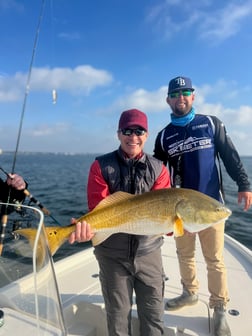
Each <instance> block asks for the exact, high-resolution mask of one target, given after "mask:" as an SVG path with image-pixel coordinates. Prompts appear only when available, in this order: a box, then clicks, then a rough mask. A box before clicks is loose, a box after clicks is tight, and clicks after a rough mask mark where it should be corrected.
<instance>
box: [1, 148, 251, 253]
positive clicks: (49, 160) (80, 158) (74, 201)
mask: <svg viewBox="0 0 252 336" xmlns="http://www.w3.org/2000/svg"><path fill="white" fill-rule="evenodd" d="M94 158H95V154H93V155H91V154H88V155H85V154H81V155H65V154H41V153H39V154H38V153H19V154H18V157H17V161H16V169H15V171H16V172H18V173H19V174H21V175H22V176H23V177H24V178H25V179H26V181H27V182H28V183H29V186H28V190H29V191H30V193H31V194H32V195H33V196H34V197H35V198H36V199H37V200H39V201H40V202H41V203H42V204H43V205H44V206H45V207H46V208H47V209H48V210H50V212H51V214H52V216H53V217H54V218H55V219H56V220H57V221H58V222H59V223H60V224H61V225H62V226H63V225H68V224H69V223H70V218H71V217H76V218H77V217H79V216H81V215H82V214H84V213H85V212H86V211H87V200H86V185H87V175H88V170H89V167H90V164H91V163H92V162H93V160H94ZM12 161H13V153H4V154H2V155H1V156H0V165H1V167H2V168H3V169H4V170H5V171H11V167H12ZM242 161H243V163H244V166H245V168H246V170H247V173H248V175H249V178H250V181H252V157H242ZM223 174H224V186H225V194H226V204H227V206H228V207H230V209H231V210H232V211H233V214H232V216H231V217H230V219H229V220H228V222H227V224H226V232H227V233H228V234H229V235H230V236H232V237H234V238H236V239H237V240H238V241H240V242H241V243H243V244H244V245H245V246H247V247H248V248H250V249H251V250H252V209H250V210H249V211H247V212H244V211H243V210H242V207H241V206H240V205H238V204H237V186H236V184H235V183H234V182H233V181H232V180H231V178H230V177H229V176H227V174H226V172H225V169H223ZM1 177H2V178H5V177H4V174H3V173H2V172H1ZM46 224H48V225H54V224H55V223H54V222H53V220H52V219H51V217H46ZM86 245H87V244H75V245H69V244H68V243H66V244H65V245H64V246H63V247H62V248H61V249H60V250H59V251H58V252H57V253H56V255H55V257H54V258H55V259H59V258H63V257H64V256H67V255H69V254H72V253H74V252H76V251H78V250H79V249H82V248H83V247H85V246H86Z"/></svg>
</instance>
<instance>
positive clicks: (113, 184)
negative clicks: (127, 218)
mask: <svg viewBox="0 0 252 336" xmlns="http://www.w3.org/2000/svg"><path fill="white" fill-rule="evenodd" d="M96 160H98V162H99V165H100V168H101V172H102V176H103V178H104V180H105V181H106V182H107V184H108V186H109V191H110V193H111V194H113V193H114V192H116V191H125V192H128V193H131V194H142V193H144V192H147V191H150V190H151V188H152V187H153V185H154V183H155V181H156V180H157V178H158V176H159V175H160V174H161V171H162V162H161V161H159V160H157V159H156V158H154V157H153V156H151V155H148V154H144V155H143V156H142V157H141V158H140V159H138V160H132V159H125V158H124V157H123V154H122V152H121V150H120V148H119V150H116V151H114V152H111V153H108V154H105V155H102V156H99V157H97V158H96ZM162 243H163V239H162V238H157V237H156V236H155V237H153V236H142V235H130V234H126V233H116V234H113V235H112V236H110V237H109V238H108V239H107V240H106V241H104V242H103V243H102V244H100V245H98V246H96V248H95V254H96V255H97V256H99V255H107V256H110V257H113V256H114V257H115V258H116V257H123V258H134V257H135V256H136V255H145V254H147V253H150V252H152V251H153V250H155V249H156V248H159V247H160V246H161V245H162ZM115 250H116V252H115Z"/></svg>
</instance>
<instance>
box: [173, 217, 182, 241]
mask: <svg viewBox="0 0 252 336" xmlns="http://www.w3.org/2000/svg"><path fill="white" fill-rule="evenodd" d="M173 232H174V236H175V237H181V236H183V234H184V225H183V221H182V219H181V218H179V217H178V216H176V218H175V220H174V225H173Z"/></svg>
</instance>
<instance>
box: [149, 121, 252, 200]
mask: <svg viewBox="0 0 252 336" xmlns="http://www.w3.org/2000/svg"><path fill="white" fill-rule="evenodd" d="M217 155H218V156H219V157H220V158H221V160H222V161H223V164H224V166H225V168H226V170H227V173H228V174H229V175H230V177H231V178H232V179H233V180H234V181H235V182H236V183H237V185H238V191H249V190H250V183H249V181H248V176H247V174H246V172H245V169H244V168H243V165H242V162H241V159H240V156H239V154H238V152H237V150H236V148H235V146H234V145H233V143H232V141H231V139H230V137H229V136H228V134H227V132H226V129H225V126H224V124H223V123H222V122H221V121H220V120H219V119H218V118H217V117H215V116H206V115H200V114H196V115H195V117H194V119H193V120H192V121H191V122H190V123H189V124H188V125H186V126H183V127H181V126H174V125H172V124H171V123H170V124H168V125H167V126H166V127H165V128H164V129H163V130H161V131H160V132H159V133H158V135H157V138H156V141H155V148H154V156H155V157H156V158H158V159H160V160H162V161H163V162H164V164H168V165H169V168H170V173H171V181H172V185H173V186H174V187H175V186H176V182H177V183H179V186H180V187H183V188H189V189H194V190H198V191H200V192H202V193H204V194H207V195H209V196H211V197H213V198H215V199H217V200H220V201H221V200H222V195H221V185H220V174H219V169H218V168H219V167H218V165H217V164H216V158H217ZM176 176H177V177H179V178H180V179H179V178H177V179H176V178H175V177H176ZM175 180H176V181H175Z"/></svg>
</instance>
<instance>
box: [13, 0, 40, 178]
mask: <svg viewBox="0 0 252 336" xmlns="http://www.w3.org/2000/svg"><path fill="white" fill-rule="evenodd" d="M44 8H45V0H42V3H41V9H40V14H39V20H38V25H37V30H36V34H35V39H34V44H33V50H32V56H31V62H30V67H29V71H28V77H27V82H26V88H25V95H24V101H23V107H22V112H21V117H20V123H19V130H18V137H17V143H16V149H15V153H14V158H13V164H12V170H11V172H12V174H14V170H15V166H16V159H17V153H18V149H19V143H20V137H21V132H22V126H23V120H24V114H25V108H26V101H27V97H28V94H29V91H30V81H31V73H32V67H33V62H34V58H35V53H36V48H37V44H38V38H39V33H40V27H41V23H42V19H43V15H44Z"/></svg>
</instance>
